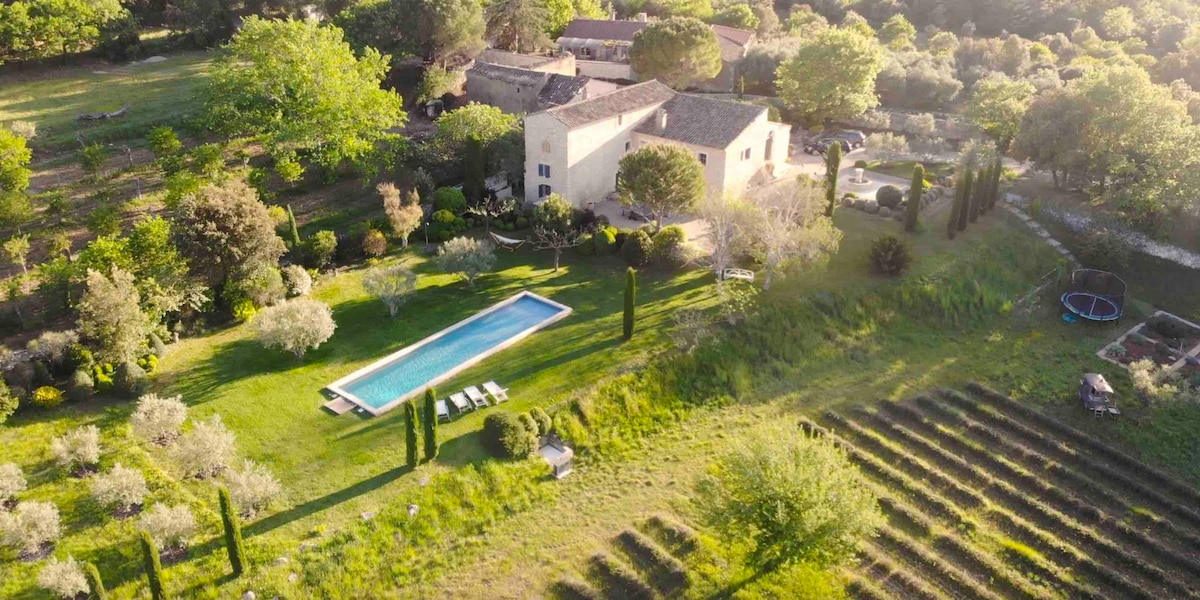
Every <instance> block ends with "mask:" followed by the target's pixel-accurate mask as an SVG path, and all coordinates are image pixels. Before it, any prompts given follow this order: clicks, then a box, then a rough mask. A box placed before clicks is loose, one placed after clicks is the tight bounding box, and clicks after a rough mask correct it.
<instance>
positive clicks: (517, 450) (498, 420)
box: [480, 412, 537, 458]
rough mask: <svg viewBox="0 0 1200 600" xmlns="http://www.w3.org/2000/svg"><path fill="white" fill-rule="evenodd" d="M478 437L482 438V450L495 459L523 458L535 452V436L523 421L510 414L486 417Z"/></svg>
mask: <svg viewBox="0 0 1200 600" xmlns="http://www.w3.org/2000/svg"><path fill="white" fill-rule="evenodd" d="M522 416H524V417H527V418H528V417H529V415H522ZM529 420H530V421H532V420H533V419H529ZM536 427H537V425H536V423H535V424H534V428H535V429H536ZM480 435H482V436H483V446H484V448H487V450H488V452H490V453H491V454H492V456H495V457H497V458H524V457H526V456H529V455H530V454H532V453H533V452H534V450H537V434H536V433H532V432H530V430H529V428H528V427H527V426H526V425H525V423H524V422H523V420H522V419H521V418H520V417H518V416H517V415H514V414H513V413H510V412H494V413H492V414H490V415H488V416H487V417H486V418H485V419H484V420H483V432H482V433H481V434H480Z"/></svg>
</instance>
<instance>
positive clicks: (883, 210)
mask: <svg viewBox="0 0 1200 600" xmlns="http://www.w3.org/2000/svg"><path fill="white" fill-rule="evenodd" d="M879 216H881V217H883V218H885V219H886V218H888V217H890V216H892V209H890V208H888V207H886V206H880V207H879Z"/></svg>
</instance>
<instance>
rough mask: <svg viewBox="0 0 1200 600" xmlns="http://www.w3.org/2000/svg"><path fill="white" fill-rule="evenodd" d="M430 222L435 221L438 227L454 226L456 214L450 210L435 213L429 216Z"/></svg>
mask: <svg viewBox="0 0 1200 600" xmlns="http://www.w3.org/2000/svg"><path fill="white" fill-rule="evenodd" d="M429 220H431V221H433V222H434V223H437V224H438V225H453V224H454V213H452V212H450V211H448V210H439V211H435V212H434V213H433V214H432V215H430V216H429Z"/></svg>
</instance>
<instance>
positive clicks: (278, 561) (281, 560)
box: [271, 556, 288, 567]
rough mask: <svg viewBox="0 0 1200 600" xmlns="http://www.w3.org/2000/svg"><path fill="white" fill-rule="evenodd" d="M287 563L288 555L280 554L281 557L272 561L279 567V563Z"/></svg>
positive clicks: (272, 563)
mask: <svg viewBox="0 0 1200 600" xmlns="http://www.w3.org/2000/svg"><path fill="white" fill-rule="evenodd" d="M286 564H288V559H287V557H286V556H280V557H279V558H277V559H275V560H273V561H271V565H273V566H276V567H278V566H279V565H286Z"/></svg>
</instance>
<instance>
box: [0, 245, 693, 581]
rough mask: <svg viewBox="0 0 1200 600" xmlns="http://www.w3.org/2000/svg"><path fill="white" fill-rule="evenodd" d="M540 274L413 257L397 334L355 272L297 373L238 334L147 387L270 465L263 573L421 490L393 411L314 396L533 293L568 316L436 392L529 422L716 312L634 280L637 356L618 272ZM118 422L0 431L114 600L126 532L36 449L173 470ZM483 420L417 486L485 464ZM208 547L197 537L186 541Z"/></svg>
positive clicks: (589, 268)
mask: <svg viewBox="0 0 1200 600" xmlns="http://www.w3.org/2000/svg"><path fill="white" fill-rule="evenodd" d="M549 260H550V257H549V256H548V255H547V254H545V253H532V252H529V251H520V252H517V253H513V254H509V253H502V254H500V255H499V260H498V261H497V266H496V268H495V269H494V272H493V273H491V274H488V275H485V276H484V277H482V278H481V279H480V280H479V282H478V283H477V284H476V289H474V290H471V289H469V288H467V287H466V284H465V283H461V282H457V281H454V280H453V279H452V278H450V277H449V276H446V275H442V274H439V273H435V272H433V271H432V269H431V268H430V265H428V264H427V263H426V262H425V261H424V260H423V259H419V258H416V259H412V262H413V263H414V265H415V269H416V270H417V271H418V272H419V273H421V274H422V277H421V279H420V285H421V288H422V289H421V291H420V292H419V293H418V295H417V296H416V298H415V299H414V300H413V301H412V302H411V303H410V304H408V305H407V306H406V307H405V309H404V313H403V314H402V316H400V317H399V318H397V319H396V320H394V321H393V320H389V319H388V318H387V316H386V315H387V313H386V309H385V308H384V307H383V305H382V304H380V303H379V302H377V301H375V300H373V299H372V298H370V297H368V296H367V295H366V293H365V292H364V290H363V289H362V288H361V285H360V277H361V272H359V271H354V272H350V273H347V274H344V275H341V276H339V277H337V278H336V279H334V280H332V281H331V282H327V283H325V284H323V285H321V286H319V287H318V288H317V289H316V290H315V292H314V294H315V296H316V297H317V298H320V299H322V300H324V301H326V302H329V303H330V304H331V305H332V306H333V307H334V311H335V319H336V320H337V323H338V332H337V333H336V334H335V335H334V337H333V339H331V340H330V341H329V342H328V343H327V344H325V345H324V346H322V347H321V348H320V349H319V350H317V351H315V352H313V353H311V354H310V355H309V356H307V357H306V358H305V360H304V361H302V362H297V361H296V360H295V359H294V358H292V357H290V355H283V354H276V353H273V352H265V351H263V350H262V348H261V347H260V346H259V345H258V344H257V343H256V342H255V341H254V340H253V337H252V334H251V331H250V328H249V327H246V326H241V327H235V328H231V329H226V330H223V331H219V332H216V333H213V334H211V335H208V336H203V337H200V338H194V339H189V340H185V341H184V342H182V343H181V344H179V345H177V346H175V347H174V348H173V351H172V353H171V355H170V356H169V357H168V358H167V359H166V360H165V361H164V363H163V366H162V369H163V370H162V372H161V373H160V374H159V375H158V385H159V386H160V387H163V388H165V391H167V392H169V393H179V394H182V395H183V396H184V398H185V399H186V400H187V401H188V402H189V403H190V404H192V406H193V408H192V416H193V417H195V418H203V417H206V416H208V415H210V414H214V413H219V414H221V416H222V418H223V419H224V421H225V423H226V424H227V425H228V426H229V427H230V429H232V430H233V431H234V432H235V433H236V434H237V436H238V448H239V452H240V454H241V455H242V456H245V457H248V458H253V459H255V460H258V461H261V462H264V463H265V464H267V465H269V467H270V468H271V470H272V471H273V472H274V473H275V474H276V475H277V476H278V477H279V478H280V480H281V481H283V483H284V489H285V492H284V498H283V501H282V502H281V503H280V505H279V506H278V507H277V509H278V510H277V511H276V512H274V513H273V514H271V515H269V516H267V517H266V518H265V519H262V520H260V521H258V522H256V523H253V524H251V525H249V526H248V527H247V532H248V534H249V535H251V536H252V537H254V538H255V546H256V550H255V551H257V552H261V553H262V556H263V558H264V561H263V562H266V561H268V560H269V559H270V558H273V557H274V556H276V555H277V554H272V553H273V552H275V550H273V549H272V548H277V547H284V548H294V547H295V545H296V543H297V542H295V541H294V540H296V539H297V538H302V537H304V534H305V533H306V532H309V531H310V530H312V529H314V528H318V529H319V530H324V529H326V528H334V529H336V528H337V527H338V526H339V525H341V524H343V523H345V522H347V521H348V520H350V519H353V518H356V517H357V515H358V514H359V513H361V512H365V511H371V510H376V509H378V507H379V506H380V505H381V504H383V503H385V502H387V500H388V499H389V498H392V497H394V496H395V495H397V494H399V493H401V492H402V491H403V490H404V489H407V488H409V487H411V486H414V485H416V483H417V481H418V478H417V477H414V476H407V477H404V476H403V475H405V474H406V473H407V470H406V469H405V468H404V467H403V464H404V456H403V450H402V444H401V443H400V440H401V439H402V436H403V433H402V431H403V430H402V418H403V417H402V411H398V410H397V411H392V412H391V413H388V414H386V415H384V416H382V417H378V418H374V419H364V418H360V417H358V416H355V415H353V414H346V415H342V416H341V417H337V418H335V417H333V416H331V415H329V414H328V413H326V412H324V411H323V410H321V409H320V405H321V403H322V402H323V401H324V399H323V397H322V395H321V394H320V390H321V388H322V387H323V386H324V385H325V384H327V383H329V382H331V381H333V380H334V379H337V378H338V377H340V376H342V375H344V374H346V373H349V372H351V371H353V370H355V369H357V368H358V367H361V366H363V365H365V364H367V363H369V362H371V361H373V360H375V359H377V358H379V357H380V356H383V355H385V354H387V353H389V352H392V351H394V350H396V349H397V348H400V347H402V346H404V345H407V344H410V343H412V342H414V341H416V340H419V339H421V338H423V337H425V336H426V335H429V334H430V333H433V332H436V331H438V330H440V329H442V328H444V327H446V326H448V325H450V324H453V323H455V322H457V321H458V320H460V319H462V318H465V317H466V316H469V315H470V314H472V313H474V312H475V311H477V310H479V309H482V308H484V307H486V306H488V305H490V304H492V303H494V302H496V301H499V300H501V299H503V298H506V297H508V296H510V295H512V294H514V293H516V292H518V291H520V290H523V289H531V290H533V291H536V292H538V293H541V294H543V295H546V296H548V297H551V298H554V299H555V300H558V301H560V302H563V303H565V304H567V305H569V306H571V307H573V308H574V309H575V312H574V313H573V314H572V315H571V316H570V317H569V318H568V319H566V320H564V321H562V322H561V323H559V324H556V325H555V326H554V327H553V328H552V329H550V330H547V331H545V332H543V333H540V334H538V335H535V336H533V337H531V338H530V339H528V340H526V341H524V342H522V343H521V344H520V345H519V346H517V347H515V348H513V349H511V350H509V351H506V352H503V353H501V354H498V355H496V356H494V357H492V358H490V359H488V360H486V361H484V362H482V363H480V364H479V365H476V366H475V367H473V368H471V369H469V370H467V371H466V372H464V373H463V374H461V375H460V376H459V377H456V378H455V379H454V380H453V381H451V382H448V383H447V384H446V385H445V386H443V389H444V390H451V389H454V388H461V387H463V386H464V385H469V384H478V383H480V382H482V381H485V380H486V379H496V380H497V381H500V382H502V383H503V384H504V385H505V386H507V387H510V388H511V390H510V397H511V401H510V403H509V404H507V405H506V407H505V408H506V409H507V410H527V409H528V408H529V407H530V406H534V405H545V404H549V403H552V402H555V401H557V400H559V399H561V397H562V396H564V395H567V394H570V393H571V392H572V391H574V390H576V389H578V388H581V387H586V386H588V385H589V384H590V383H593V382H595V381H597V380H598V379H600V378H601V377H604V376H605V375H606V374H610V373H612V372H613V371H614V370H616V369H620V368H622V367H623V366H624V365H628V364H631V363H636V362H638V361H640V360H642V359H641V357H642V356H643V355H645V354H647V353H648V352H651V351H653V350H654V349H656V348H658V347H660V346H661V344H662V343H663V337H664V333H665V329H666V328H665V327H664V326H665V325H666V324H667V323H669V319H670V314H671V311H672V310H674V309H677V308H682V307H684V306H692V307H698V308H699V307H704V306H706V305H709V304H710V303H711V301H712V288H711V286H709V285H707V284H708V283H709V281H710V280H709V276H708V275H707V274H706V273H704V272H701V271H692V272H688V273H684V274H681V275H678V276H674V277H668V276H661V275H656V274H654V273H650V272H647V273H645V274H643V276H642V277H641V291H640V296H639V297H640V306H641V309H640V313H639V331H640V332H641V333H640V335H639V336H638V337H637V338H636V339H635V340H634V341H633V342H631V343H628V344H622V343H620V341H619V340H620V329H621V325H620V323H621V310H622V293H623V286H624V267H623V266H622V265H621V264H620V262H619V260H617V259H616V258H607V259H605V258H594V259H579V258H571V259H569V260H568V262H570V263H571V264H569V265H567V266H565V267H564V268H562V269H561V270H560V271H559V272H558V273H553V272H552V271H551V270H550V268H549V266H550V265H549ZM129 409H130V407H129V405H128V404H127V403H124V402H114V403H107V404H106V403H102V402H100V401H95V402H93V403H90V405H88V406H84V407H70V408H67V409H65V410H62V411H59V412H55V413H53V414H50V415H38V414H35V415H33V416H30V414H29V413H24V414H23V415H22V416H19V417H18V418H16V419H14V420H13V421H12V422H10V424H9V426H7V427H5V428H3V429H0V445H3V446H4V447H5V448H13V450H14V458H15V459H16V462H18V464H20V465H21V466H22V467H23V468H25V469H26V471H27V472H31V473H35V474H36V476H35V477H34V478H32V480H31V484H32V487H33V488H34V489H33V490H31V491H30V492H29V493H28V494H27V495H24V496H23V497H25V498H27V499H50V500H54V501H55V502H57V503H58V504H59V505H60V507H61V508H62V510H63V514H64V516H65V517H66V526H67V537H66V538H65V539H64V541H63V542H62V543H61V544H60V545H59V550H60V552H62V553H67V552H69V553H71V554H73V555H74V556H76V557H77V558H79V559H87V560H98V561H99V562H100V563H101V569H102V571H103V572H105V574H106V578H108V579H110V580H111V581H110V586H112V587H117V586H118V585H120V584H122V583H123V582H127V583H130V584H132V585H126V586H125V588H124V592H126V593H132V592H133V591H134V590H136V589H137V588H139V587H141V585H142V582H141V578H140V576H141V573H140V570H139V563H138V562H137V556H136V553H135V552H134V548H133V544H132V543H131V540H132V537H133V528H134V525H135V524H134V523H133V522H124V523H118V522H114V521H113V520H112V519H108V518H106V517H105V516H104V514H103V511H102V510H100V509H98V508H96V507H94V506H92V505H91V502H90V500H88V498H87V493H88V486H87V483H86V482H81V481H76V480H69V479H65V478H63V477H62V476H61V474H60V472H59V471H58V470H57V469H55V468H54V467H53V466H52V465H51V464H50V462H49V449H48V447H47V440H48V439H49V438H50V437H52V436H54V435H59V434H61V432H64V431H66V430H68V429H70V428H72V427H75V426H78V425H80V424H84V423H93V422H94V423H97V424H99V425H100V426H101V427H104V428H106V431H108V432H109V433H108V435H107V439H109V440H111V442H110V444H109V445H108V447H107V448H106V455H105V460H104V462H103V466H104V467H106V468H107V467H108V466H111V464H112V463H113V462H114V461H117V460H119V461H121V462H123V463H124V464H130V463H135V464H138V465H139V466H142V467H144V468H147V469H154V468H155V467H154V465H155V464H158V465H163V467H164V468H169V464H170V463H169V461H168V460H163V459H162V457H161V456H159V457H158V458H160V460H158V461H151V460H150V459H149V458H148V457H146V452H145V451H144V450H143V449H141V448H139V447H135V446H131V445H130V444H129V441H128V438H127V437H125V435H124V433H123V427H122V423H123V421H124V419H125V417H126V415H127V414H128V411H129ZM485 414H486V412H485V413H484V414H478V413H475V414H469V415H467V416H466V417H463V418H461V419H457V420H455V421H454V422H453V423H451V424H447V425H443V426H442V427H441V428H440V432H441V437H442V439H443V446H442V452H441V456H440V458H439V459H438V461H436V462H435V463H433V464H430V465H425V466H422V467H421V468H420V469H419V472H420V473H421V474H422V476H424V475H425V474H429V473H431V472H433V471H435V470H439V469H444V468H452V467H454V466H457V465H461V464H464V463H468V462H475V461H478V460H479V459H481V458H482V457H483V451H482V449H481V448H480V446H479V444H478V442H477V439H476V436H470V435H465V434H469V433H472V432H474V431H476V430H477V429H478V428H479V427H480V426H481V425H482V420H483V417H484V416H485ZM114 427H115V428H116V429H113V428H114ZM151 454H159V455H161V451H160V450H152V451H151ZM156 479H158V483H157V485H152V490H153V494H152V500H154V501H160V500H165V501H170V502H172V503H174V502H178V501H185V502H189V503H190V504H192V505H193V506H194V507H195V508H196V509H197V510H198V511H200V513H201V522H202V523H203V524H204V525H205V526H202V528H201V529H202V530H203V531H212V530H214V529H215V528H216V523H217V521H216V519H215V514H213V510H214V505H215V502H213V500H215V494H214V493H213V491H212V489H211V487H210V486H209V484H207V483H195V482H189V483H184V484H177V483H172V482H170V480H169V478H168V477H166V476H163V477H160V478H156ZM101 532H103V534H102V535H97V534H98V533H101ZM264 534H266V535H264ZM207 538H208V535H207V533H205V534H204V535H201V536H198V539H200V540H204V539H207ZM212 549H213V546H211V545H209V546H205V547H202V548H200V549H199V550H198V551H194V552H193V554H192V556H194V557H196V558H194V559H192V560H189V561H187V562H185V563H183V564H180V565H177V566H175V567H172V568H171V569H169V570H168V572H169V575H168V577H170V578H172V579H174V580H175V581H176V582H177V583H176V584H177V585H182V584H183V583H184V582H196V583H197V584H199V585H201V586H202V587H204V586H206V585H207V584H210V583H213V582H214V581H213V580H214V577H213V576H211V575H204V573H209V574H212V573H220V572H223V570H224V567H223V566H221V565H222V560H223V556H222V555H221V553H220V552H217V553H215V554H214V553H212V552H211V550H212ZM5 556H6V555H5ZM6 557H7V556H6ZM34 567H35V565H13V566H9V565H8V564H5V565H3V566H0V580H3V581H5V585H6V586H8V587H0V591H2V592H3V593H0V596H3V597H10V596H11V597H30V598H32V597H36V594H37V592H36V590H35V589H34V588H32V587H29V585H30V582H31V581H32V577H33V576H34ZM10 574H11V575H13V577H9V575H10ZM210 592H211V590H210ZM210 592H197V593H198V594H200V595H205V594H206V593H210Z"/></svg>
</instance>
